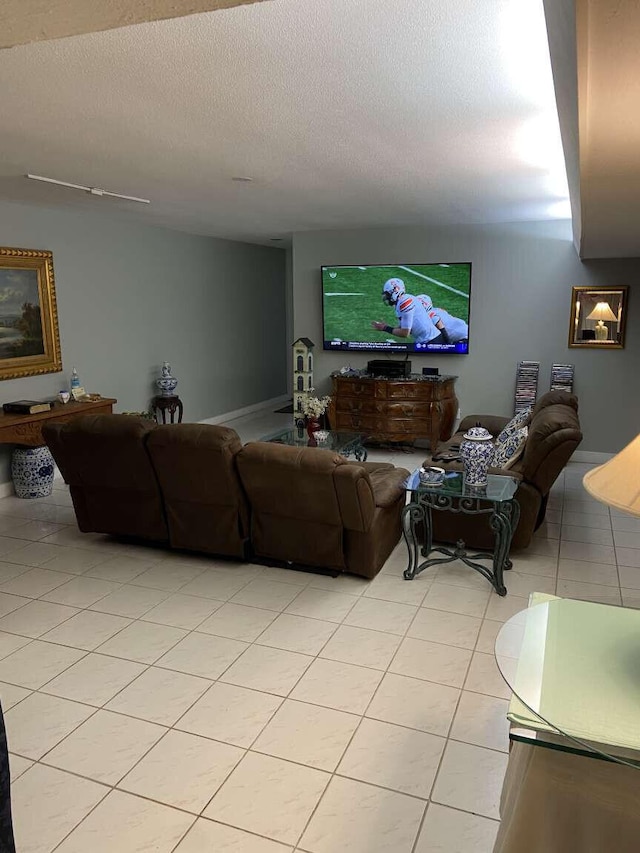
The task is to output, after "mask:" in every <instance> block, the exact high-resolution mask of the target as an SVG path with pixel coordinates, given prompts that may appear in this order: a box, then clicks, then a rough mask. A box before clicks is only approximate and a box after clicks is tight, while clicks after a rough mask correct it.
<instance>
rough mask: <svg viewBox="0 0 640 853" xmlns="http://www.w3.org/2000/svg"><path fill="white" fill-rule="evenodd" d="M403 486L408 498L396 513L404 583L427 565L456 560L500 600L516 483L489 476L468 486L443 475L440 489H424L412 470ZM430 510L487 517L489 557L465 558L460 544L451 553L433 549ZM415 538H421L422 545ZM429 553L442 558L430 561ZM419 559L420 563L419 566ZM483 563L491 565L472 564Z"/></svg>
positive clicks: (516, 512) (454, 474)
mask: <svg viewBox="0 0 640 853" xmlns="http://www.w3.org/2000/svg"><path fill="white" fill-rule="evenodd" d="M404 487H405V489H406V491H407V492H408V493H409V503H407V505H406V506H405V508H404V509H403V511H402V531H403V534H404V538H405V541H406V543H407V548H408V550H409V565H408V567H407V569H406V571H405V572H404V577H405V580H413V578H415V577H416V575H419V574H420V572H423V571H424V570H425V569H427V568H429V567H430V566H437V565H439V564H442V563H450V562H452V561H453V560H461V561H462V562H463V563H465V565H467V566H469V567H470V568H472V569H474V570H475V571H476V572H479V573H480V574H481V575H482V576H483V577H485V578H486V579H487V580H488V581H489V583H490V584H491V586H492V587H493V588H494V589H495V591H496V592H497V593H498V595H506V594H507V589H506V587H505V585H504V580H503V573H504V571H505V570H507V569H510V568H511V567H512V565H513V564H512V563H511V560H510V559H509V548H510V547H511V540H512V538H513V533H514V531H515V529H516V527H517V526H518V521H519V518H520V506H519V504H518V501H517V500H516V499H515V494H516V491H517V489H518V480H515V479H514V478H513V477H505V476H502V475H498V474H489V477H488V482H487V485H486V486H481V487H478V486H468V485H467V484H466V482H465V477H464V474H463V473H462V472H459V471H449V472H447V473H446V475H445V480H444V482H443V483H442V484H441V485H439V486H435V485H431V484H429V485H425V484H423V483H421V482H420V471H419V469H418V470H416V471H414V472H413V474H411V475H410V476H409V478H408V479H407V480H406V481H405V484H404ZM434 509H435V510H446V511H448V512H453V513H464V514H466V515H488V516H489V525H490V527H491V530H492V531H493V532H494V534H495V546H494V549H493V554H490V553H486V552H480V553H473V554H468V553H467V550H466V547H465V543H464V541H463V540H462V539H459V540H458V541H457V543H456V547H455V548H453V549H451V548H445V547H444V546H443V545H436V546H434V545H433V526H432V518H431V512H432V510H434ZM420 533H422V536H420ZM420 538H422V539H423V542H422V544H421V543H420V541H419V539H420ZM432 553H439V554H443V555H444V556H442V557H430V556H429V555H430V554H432ZM420 557H425V558H426V559H424V560H422V562H421V561H420ZM487 559H489V560H490V561H491V567H488V566H486V565H483V564H482V563H479V562H478V560H487Z"/></svg>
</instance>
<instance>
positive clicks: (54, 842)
mask: <svg viewBox="0 0 640 853" xmlns="http://www.w3.org/2000/svg"><path fill="white" fill-rule="evenodd" d="M285 417H286V416H285ZM280 421H282V417H280ZM277 425H278V422H276V421H275V418H274V416H273V415H269V417H268V418H266V419H264V418H263V419H262V420H260V417H259V416H254V417H252V418H249V419H244V421H243V422H240V423H238V424H234V426H238V427H239V431H240V434H241V436H242V437H243V439H245V440H247V439H249V438H256V437H258V436H259V435H260V434H262V433H264V432H265V431H266V430H268V429H272V428H274V427H275V426H277ZM371 456H372V457H374V458H377V459H390V460H392V461H393V462H395V463H396V464H399V465H403V466H404V467H407V468H413V467H415V466H416V465H417V464H419V463H420V461H421V460H422V458H423V456H424V454H423V453H422V452H420V451H418V452H414V453H410V454H403V453H394V454H392V453H390V452H388V451H374V452H372V454H371ZM586 469H587V466H585V465H580V464H570V465H569V466H568V468H567V469H566V472H565V473H564V474H563V475H562V476H561V478H560V480H559V481H558V482H557V483H556V485H555V486H554V489H553V492H552V495H551V499H550V502H549V511H548V513H547V522H546V523H545V525H544V528H543V529H542V530H541V531H540V532H539V533H538V534H537V535H536V537H535V542H534V544H533V545H532V547H531V548H530V549H528V550H527V552H526V553H523V554H516V556H515V560H514V562H515V566H514V569H513V571H512V572H510V573H509V576H508V578H507V585H508V588H509V595H508V596H507V597H506V598H504V599H502V598H499V597H498V596H496V595H495V594H494V593H493V592H492V591H491V589H490V588H489V586H488V585H487V583H486V581H484V580H483V579H482V578H481V577H479V576H478V575H476V574H474V573H473V572H472V571H471V570H469V569H467V568H466V567H464V566H460V565H456V564H452V565H450V566H448V567H443V568H440V569H439V570H436V571H433V572H431V573H428V574H427V573H425V574H424V575H422V576H420V577H418V578H417V579H416V580H415V581H413V582H411V583H408V582H406V581H404V580H403V579H402V577H401V573H402V570H403V568H404V567H405V561H406V556H405V548H404V545H403V544H402V543H401V544H400V545H399V546H398V548H397V549H396V550H395V551H394V553H393V554H392V556H391V557H390V559H389V561H388V562H387V564H386V565H385V567H384V569H383V572H382V573H381V574H380V575H379V576H378V577H377V578H376V579H375V580H373V581H371V582H367V581H365V580H362V579H359V578H353V577H340V578H336V579H332V578H327V577H324V576H321V575H314V574H307V573H300V572H292V571H287V570H284V569H283V570H280V569H275V568H264V567H260V566H254V565H246V566H245V565H238V564H234V563H231V562H225V561H222V560H216V559H210V558H207V557H202V556H199V555H189V554H179V553H170V552H166V551H162V550H155V549H152V548H145V547H137V546H133V545H126V544H122V543H117V542H112V541H110V540H108V539H107V538H106V537H103V536H98V535H93V534H81V533H80V532H79V531H78V530H77V527H76V526H75V523H74V516H73V513H72V510H71V509H70V499H69V494H68V491H67V490H66V488H65V487H64V486H63V484H61V483H56V488H55V490H54V494H53V495H52V496H51V497H50V498H46V499H43V500H38V501H21V500H18V499H17V498H4V499H3V500H0V534H1V535H0V552H1V556H2V560H1V561H0V682H1V683H0V696H1V697H2V703H3V706H4V709H5V716H6V724H7V731H8V741H9V747H10V750H11V769H12V774H13V779H14V784H13V807H14V817H15V828H16V836H17V841H18V849H19V850H20V853H50V851H53V850H56V851H60V853H87V851H89V850H91V851H96V853H101V851H104V853H113V851H118V853H136V852H137V851H140V850H154V851H158V853H170V851H176V853H200V851H202V852H203V853H204V852H205V851H216V853H225V851H234V853H285V852H286V851H289V853H292V851H294V850H296V851H305V853H337V851H342V850H348V851H350V853H489V851H491V849H492V846H493V841H494V838H495V834H496V831H497V826H498V823H497V819H498V802H499V795H500V788H501V784H502V778H503V774H504V771H505V767H506V763H507V748H508V741H507V724H506V720H505V713H506V709H507V704H508V696H509V691H508V689H507V688H506V685H505V684H504V682H503V681H502V679H501V677H500V675H499V673H498V672H497V669H496V665H495V663H494V659H493V655H492V651H493V643H494V640H495V636H496V634H497V632H498V630H499V629H500V626H501V624H502V622H503V621H504V620H506V619H508V618H509V616H511V615H512V614H513V613H515V612H517V611H518V610H519V609H521V608H522V607H525V606H526V604H527V596H528V595H529V593H531V592H532V591H535V590H541V591H545V592H556V591H557V592H558V593H559V594H560V595H565V596H572V597H579V598H586V599H589V600H593V601H603V602H606V603H614V604H618V605H619V604H621V603H624V604H625V605H627V606H640V522H638V520H634V519H631V518H629V517H626V516H623V515H622V514H620V513H614V512H611V513H610V512H609V510H608V509H607V507H605V506H603V505H602V504H598V503H596V502H595V501H593V500H591V499H590V498H589V497H588V496H587V495H586V493H585V492H584V490H583V489H582V486H581V478H582V475H583V473H584V471H585V470H586Z"/></svg>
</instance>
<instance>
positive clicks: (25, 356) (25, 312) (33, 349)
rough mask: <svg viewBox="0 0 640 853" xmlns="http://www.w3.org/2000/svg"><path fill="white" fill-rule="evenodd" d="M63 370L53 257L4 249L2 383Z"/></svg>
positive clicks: (0, 271) (0, 272)
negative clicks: (6, 380)
mask: <svg viewBox="0 0 640 853" xmlns="http://www.w3.org/2000/svg"><path fill="white" fill-rule="evenodd" d="M60 370H62V356H61V354H60V333H59V330H58V310H57V306H56V289H55V281H54V277H53V254H52V252H47V251H41V250H39V249H8V248H0V379H15V378H17V377H20V376H36V375H37V374H40V373H56V372H58V371H60Z"/></svg>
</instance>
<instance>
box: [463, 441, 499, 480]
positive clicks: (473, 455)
mask: <svg viewBox="0 0 640 853" xmlns="http://www.w3.org/2000/svg"><path fill="white" fill-rule="evenodd" d="M494 451H495V448H494V445H493V436H492V435H491V433H490V432H489V431H488V430H486V429H485V428H484V427H481V426H475V427H471V429H470V430H469V431H468V432H465V434H464V436H463V441H462V442H461V443H460V456H461V457H462V461H463V462H464V478H465V484H466V485H467V486H473V487H476V486H486V485H487V482H488V480H487V474H488V471H489V465H491V462H492V461H493V454H494Z"/></svg>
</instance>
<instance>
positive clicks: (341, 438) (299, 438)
mask: <svg viewBox="0 0 640 853" xmlns="http://www.w3.org/2000/svg"><path fill="white" fill-rule="evenodd" d="M320 433H321V435H320V437H316V438H311V437H310V436H309V435H308V433H307V431H306V429H302V428H301V429H298V428H297V427H296V428H294V429H281V430H278V431H277V432H273V433H270V434H269V435H266V436H264V437H263V438H261V439H260V440H261V441H268V442H271V443H275V444H288V445H289V446H291V447H318V448H322V449H324V450H333V452H334V453H339V454H340V455H341V456H344V457H345V458H348V457H349V456H353V457H354V458H355V459H356V460H357V461H358V462H366V461H367V451H366V448H365V446H364V441H365V439H366V437H367V436H366V434H365V433H360V432H338V431H336V430H321V431H320Z"/></svg>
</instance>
